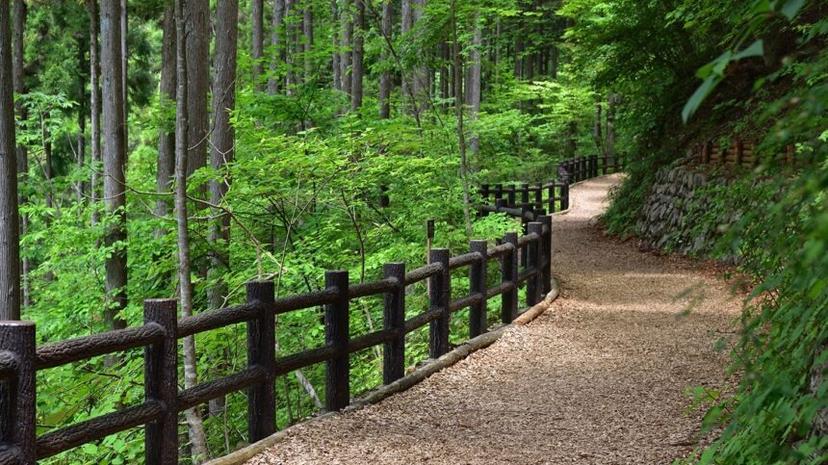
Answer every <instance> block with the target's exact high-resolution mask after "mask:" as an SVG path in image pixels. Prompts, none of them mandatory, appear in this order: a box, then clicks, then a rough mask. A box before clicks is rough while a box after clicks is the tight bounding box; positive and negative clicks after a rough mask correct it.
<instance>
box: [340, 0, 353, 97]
mask: <svg viewBox="0 0 828 465" xmlns="http://www.w3.org/2000/svg"><path fill="white" fill-rule="evenodd" d="M352 4H353V0H343V2H342V10H341V11H340V12H339V21H340V23H341V24H342V44H341V46H340V50H341V52H340V59H339V66H340V70H341V71H340V77H341V79H342V84H341V85H342V90H344V91H345V92H347V93H348V95H349V96H350V95H351V91H352V90H353V88H352V86H351V65H352V58H353V48H352V45H353V35H354V22H353V12H352V11H351V5H352Z"/></svg>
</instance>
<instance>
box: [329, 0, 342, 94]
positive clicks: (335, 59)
mask: <svg viewBox="0 0 828 465" xmlns="http://www.w3.org/2000/svg"><path fill="white" fill-rule="evenodd" d="M331 19H332V22H333V24H339V7H338V6H337V4H336V0H331ZM331 41H332V42H333V44H332V45H333V53H332V54H331V68H332V75H333V87H334V89H336V90H342V69H341V68H340V64H339V61H340V59H341V57H340V55H339V29H338V28H336V27H334V28H333V32H332V34H331Z"/></svg>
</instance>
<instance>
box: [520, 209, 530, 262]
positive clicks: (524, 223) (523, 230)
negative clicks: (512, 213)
mask: <svg viewBox="0 0 828 465" xmlns="http://www.w3.org/2000/svg"><path fill="white" fill-rule="evenodd" d="M528 211H529V210H528V209H526V208H521V209H520V233H521V234H522V235H526V234H528V232H529V228H528V226H527V225H528V224H529V220H527V219H526V213H527V212H528ZM528 252H529V249H528V248H527V247H524V248H522V249H520V261H519V262H518V264H519V265H523V266H524V267H525V266H526V254H527V253H528Z"/></svg>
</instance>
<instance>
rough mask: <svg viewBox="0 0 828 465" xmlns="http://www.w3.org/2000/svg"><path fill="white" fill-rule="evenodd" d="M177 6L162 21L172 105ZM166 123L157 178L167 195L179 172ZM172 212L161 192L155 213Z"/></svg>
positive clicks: (166, 87) (164, 91)
mask: <svg viewBox="0 0 828 465" xmlns="http://www.w3.org/2000/svg"><path fill="white" fill-rule="evenodd" d="M175 26H176V25H175V6H174V5H173V4H172V3H168V4H167V6H166V7H165V8H164V20H163V24H162V29H163V34H164V36H163V38H162V40H161V83H160V94H161V101H162V102H164V103H165V104H167V105H169V104H172V103H173V102H175V88H176V84H177V83H176V80H175V73H176V69H175V68H176V61H175V60H176V58H175V55H176V49H175V44H176V35H175ZM171 129H172V128H169V127H167V126H162V127H161V129H160V130H159V134H158V165H157V170H156V177H155V188H156V191H157V192H158V193H159V194H167V193H170V192H171V189H172V179H173V173H174V172H175V129H172V130H171ZM169 212H170V200H169V199H168V198H167V197H166V196H164V195H159V196H158V200H156V202H155V214H156V215H158V216H160V217H164V216H167V215H168V214H169ZM163 234H164V230H162V229H159V230H158V231H156V236H161V235H163Z"/></svg>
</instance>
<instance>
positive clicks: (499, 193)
mask: <svg viewBox="0 0 828 465" xmlns="http://www.w3.org/2000/svg"><path fill="white" fill-rule="evenodd" d="M494 196H495V200H497V199H502V198H503V184H495V191H494Z"/></svg>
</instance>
